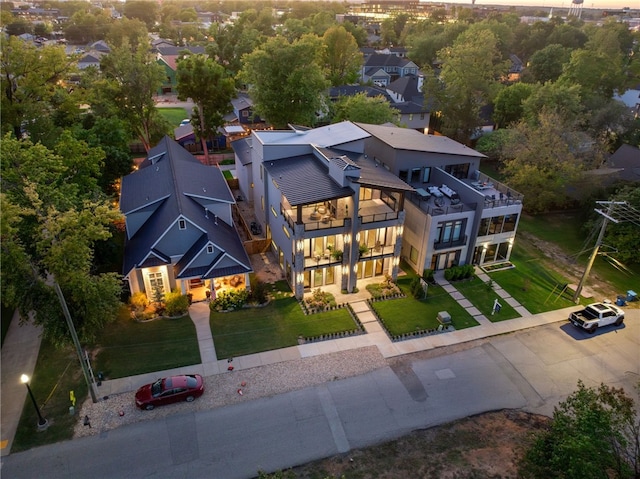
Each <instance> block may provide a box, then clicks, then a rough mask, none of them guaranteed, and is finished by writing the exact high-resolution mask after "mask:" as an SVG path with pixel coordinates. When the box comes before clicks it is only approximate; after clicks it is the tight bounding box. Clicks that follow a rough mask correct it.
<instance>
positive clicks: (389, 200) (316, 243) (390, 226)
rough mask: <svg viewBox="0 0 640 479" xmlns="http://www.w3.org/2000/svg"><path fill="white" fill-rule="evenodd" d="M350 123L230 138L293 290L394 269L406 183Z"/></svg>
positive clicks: (248, 193) (247, 192)
mask: <svg viewBox="0 0 640 479" xmlns="http://www.w3.org/2000/svg"><path fill="white" fill-rule="evenodd" d="M368 136H369V134H368V133H367V132H366V131H364V130H363V129H362V128H360V127H358V126H357V125H355V124H353V123H351V122H342V123H338V124H334V125H329V126H325V127H321V128H316V129H312V130H309V129H300V128H292V129H291V130H289V131H254V132H252V134H251V136H250V137H247V138H245V139H242V140H238V141H236V142H233V143H232V146H233V148H234V150H235V153H236V173H237V176H238V180H239V183H240V189H241V190H242V193H243V194H244V196H245V197H246V198H248V199H249V200H250V201H253V204H254V210H255V214H256V217H257V218H258V220H259V221H260V222H261V223H262V225H263V227H264V230H265V231H266V234H267V236H268V237H269V238H270V239H271V245H272V249H273V251H274V253H275V254H276V256H277V258H278V262H279V264H280V267H281V268H282V269H283V271H284V272H285V276H286V278H287V280H288V281H289V283H290V284H291V286H292V289H293V290H294V292H295V294H296V296H297V297H301V296H302V295H303V294H304V290H305V289H309V288H316V287H320V286H324V285H329V284H336V285H339V286H340V287H341V289H346V290H347V291H353V289H354V288H355V287H356V282H357V279H358V278H366V277H373V276H382V275H385V274H388V275H390V276H392V277H396V276H397V272H398V265H399V262H400V247H401V240H402V224H403V222H404V212H403V210H404V197H405V194H406V193H407V192H410V191H412V190H413V188H412V187H411V186H409V185H408V184H406V183H405V182H404V181H402V180H400V179H399V178H398V177H397V176H395V175H393V174H392V173H391V172H389V171H387V170H385V169H384V168H379V167H378V166H377V165H376V164H375V163H374V162H373V160H372V159H371V158H368V157H367V155H366V154H365V153H364V140H365V139H366V138H367V137H368Z"/></svg>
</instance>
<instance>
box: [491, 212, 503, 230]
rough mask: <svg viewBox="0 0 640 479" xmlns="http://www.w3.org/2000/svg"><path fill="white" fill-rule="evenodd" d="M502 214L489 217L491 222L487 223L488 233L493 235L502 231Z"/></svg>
mask: <svg viewBox="0 0 640 479" xmlns="http://www.w3.org/2000/svg"><path fill="white" fill-rule="evenodd" d="M503 221H504V216H494V217H493V218H491V224H490V225H489V234H492V235H495V234H498V233H501V232H502V222H503Z"/></svg>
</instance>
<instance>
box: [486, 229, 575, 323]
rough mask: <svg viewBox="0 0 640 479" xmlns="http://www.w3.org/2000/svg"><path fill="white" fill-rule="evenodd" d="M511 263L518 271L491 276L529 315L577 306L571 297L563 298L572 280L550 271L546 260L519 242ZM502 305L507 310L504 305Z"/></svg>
mask: <svg viewBox="0 0 640 479" xmlns="http://www.w3.org/2000/svg"><path fill="white" fill-rule="evenodd" d="M511 262H512V263H513V264H514V265H515V266H516V267H515V268H512V269H508V270H503V271H495V272H492V273H489V276H490V277H491V279H492V280H494V281H495V282H496V283H498V284H499V285H500V286H502V288H503V289H505V290H506V291H507V292H508V293H509V294H510V295H511V296H512V297H513V298H515V299H516V300H517V301H518V302H519V303H520V304H522V306H524V307H525V308H526V309H527V310H528V311H529V312H531V313H533V314H536V313H542V312H544V311H551V310H554V309H560V308H566V307H568V306H573V305H574V303H573V301H572V295H571V293H569V292H565V293H564V294H562V295H560V291H561V288H560V286H562V285H564V284H566V283H567V282H568V280H567V279H566V278H563V277H562V276H560V275H559V274H557V273H556V272H554V271H553V270H550V269H549V268H547V266H546V263H545V261H544V260H543V258H541V257H539V256H537V255H536V254H535V253H534V252H532V251H531V250H530V249H526V248H524V247H522V246H518V243H517V242H516V245H515V246H514V248H513V252H512V254H511ZM501 304H503V306H504V301H502V302H501Z"/></svg>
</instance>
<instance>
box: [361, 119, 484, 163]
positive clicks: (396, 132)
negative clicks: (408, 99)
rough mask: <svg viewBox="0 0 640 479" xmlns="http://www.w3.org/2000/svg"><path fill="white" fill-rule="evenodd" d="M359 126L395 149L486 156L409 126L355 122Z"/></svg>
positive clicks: (442, 137)
mask: <svg viewBox="0 0 640 479" xmlns="http://www.w3.org/2000/svg"><path fill="white" fill-rule="evenodd" d="M356 124H357V125H358V126H359V127H360V128H362V129H363V130H365V131H367V132H368V133H370V134H371V135H372V136H375V137H376V138H378V139H379V140H381V141H383V142H385V143H386V144H388V145H389V146H391V147H392V148H394V149H397V150H410V151H423V152H425V153H442V154H446V155H464V156H473V157H476V158H486V156H485V155H483V154H482V153H480V152H477V151H476V150H474V149H472V148H469V147H468V146H465V145H463V144H462V143H458V142H457V141H455V140H452V139H451V138H447V137H446V136H435V135H424V134H422V133H420V132H418V131H416V130H412V129H409V128H399V127H393V126H383V125H370V124H367V123H356Z"/></svg>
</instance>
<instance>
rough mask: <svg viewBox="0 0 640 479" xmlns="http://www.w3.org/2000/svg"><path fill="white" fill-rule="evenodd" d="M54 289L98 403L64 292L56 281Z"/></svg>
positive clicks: (92, 393)
mask: <svg viewBox="0 0 640 479" xmlns="http://www.w3.org/2000/svg"><path fill="white" fill-rule="evenodd" d="M53 287H54V289H55V290H56V294H57V295H58V299H59V300H60V305H61V306H62V312H63V313H64V318H65V319H66V320H67V326H69V331H70V332H71V338H72V339H73V344H74V345H75V347H76V352H77V353H78V359H79V360H80V366H82V373H83V374H84V379H85V381H86V382H87V387H88V388H89V392H90V393H91V400H92V401H93V402H94V403H96V402H98V399H97V396H96V391H95V388H94V383H93V381H92V380H91V379H90V377H89V368H88V367H87V363H86V362H85V357H84V354H82V347H81V346H80V340H79V339H78V333H76V327H75V326H74V325H73V320H72V319H71V314H69V308H68V307H67V302H66V301H65V299H64V295H63V294H62V290H61V289H60V285H59V284H58V283H57V282H56V281H55V280H54V281H53Z"/></svg>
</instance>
